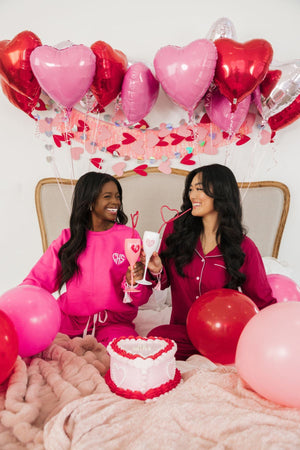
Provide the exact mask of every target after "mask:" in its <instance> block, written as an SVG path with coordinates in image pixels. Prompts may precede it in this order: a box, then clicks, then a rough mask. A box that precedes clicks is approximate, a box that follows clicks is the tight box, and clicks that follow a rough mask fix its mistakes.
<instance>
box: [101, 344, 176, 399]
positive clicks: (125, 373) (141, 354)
mask: <svg viewBox="0 0 300 450" xmlns="http://www.w3.org/2000/svg"><path fill="white" fill-rule="evenodd" d="M176 350H177V346H176V343H175V342H174V341H172V340H171V339H163V338H160V337H152V336H150V337H148V338H146V337H141V336H137V337H134V336H130V337H128V338H116V339H114V340H113V341H111V342H110V343H109V344H108V347H107V351H108V353H109V354H110V370H109V371H108V372H107V374H106V376H105V380H106V382H107V384H108V386H109V387H110V389H111V391H113V392H115V393H116V394H118V395H121V396H123V397H126V398H137V399H140V400H147V399H151V398H155V397H158V396H160V395H162V394H165V393H166V392H168V391H170V390H171V389H173V388H174V387H175V386H177V384H178V383H179V382H180V380H181V376H180V372H179V370H178V369H176V360H175V352H176Z"/></svg>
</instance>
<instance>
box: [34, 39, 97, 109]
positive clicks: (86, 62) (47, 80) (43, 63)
mask: <svg viewBox="0 0 300 450" xmlns="http://www.w3.org/2000/svg"><path fill="white" fill-rule="evenodd" d="M30 64H31V69H32V71H33V73H34V75H35V77H36V78H37V80H38V82H39V84H40V86H41V88H42V89H43V90H44V91H45V92H46V93H47V94H48V95H49V97H51V98H52V99H53V100H54V101H55V102H56V103H57V104H58V105H60V106H62V107H64V108H66V109H71V108H72V107H73V106H74V105H75V104H76V103H77V102H79V100H80V99H81V98H82V97H83V96H84V95H85V94H86V92H87V91H88V89H89V87H90V85H91V84H92V81H93V78H94V75H95V70H96V57H95V55H94V53H93V51H92V50H91V49H90V48H89V47H86V46H85V45H72V46H71V47H67V48H63V49H57V48H55V47H50V46H48V45H42V46H40V47H37V48H36V49H35V50H33V51H32V52H31V55H30Z"/></svg>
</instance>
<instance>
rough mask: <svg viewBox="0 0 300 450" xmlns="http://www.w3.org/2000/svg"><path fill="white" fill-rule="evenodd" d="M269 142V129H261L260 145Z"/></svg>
mask: <svg viewBox="0 0 300 450" xmlns="http://www.w3.org/2000/svg"><path fill="white" fill-rule="evenodd" d="M270 142H271V133H270V131H267V130H262V131H261V138H260V141H259V143H260V144H261V145H266V144H269V143H270Z"/></svg>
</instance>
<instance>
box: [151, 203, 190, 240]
mask: <svg viewBox="0 0 300 450" xmlns="http://www.w3.org/2000/svg"><path fill="white" fill-rule="evenodd" d="M163 208H168V209H169V210H170V211H171V209H170V208H169V207H168V206H167V205H162V207H161V208H160V215H161V218H162V220H163V223H162V225H161V227H160V229H159V230H158V234H160V232H161V230H162V228H163V227H164V226H165V225H167V223H169V222H173V221H174V220H176V219H179V217H181V216H183V214H186V213H187V212H189V211H190V210H191V209H192V208H189V209H186V210H185V211H183V212H182V213H181V214H179V216H177V215H176V216H175V217H172V218H171V219H170V220H167V221H165V218H164V216H163V213H162V209H163ZM172 211H176V213H177V214H178V213H179V211H178V210H177V209H175V210H174V209H173V208H172Z"/></svg>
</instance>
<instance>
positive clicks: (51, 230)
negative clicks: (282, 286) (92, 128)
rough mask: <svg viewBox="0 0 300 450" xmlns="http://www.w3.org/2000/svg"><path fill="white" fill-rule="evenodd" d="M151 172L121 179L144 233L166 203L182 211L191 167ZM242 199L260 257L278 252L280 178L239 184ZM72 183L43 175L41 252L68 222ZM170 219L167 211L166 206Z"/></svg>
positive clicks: (283, 189)
mask: <svg viewBox="0 0 300 450" xmlns="http://www.w3.org/2000/svg"><path fill="white" fill-rule="evenodd" d="M146 172H147V176H141V175H138V174H136V173H135V172H134V171H128V172H125V173H124V175H123V176H121V177H116V178H118V179H119V181H120V183H121V185H122V189H123V204H124V211H125V213H126V214H127V215H128V217H130V214H133V213H135V212H136V211H139V220H138V225H137V229H138V231H139V233H140V234H141V236H142V235H143V232H144V231H145V229H147V230H151V231H158V229H159V228H160V226H161V225H162V223H163V221H162V218H161V214H160V209H161V206H162V205H168V207H170V208H174V209H177V210H179V208H180V205H181V203H182V192H183V186H184V180H185V176H186V175H187V173H188V172H187V171H185V170H180V169H172V173H171V174H169V175H166V174H163V173H161V172H160V171H159V170H158V169H157V168H154V167H152V168H147V169H146ZM239 187H240V189H241V197H242V203H243V223H244V225H245V226H246V228H247V229H248V236H250V237H251V238H252V239H253V240H254V242H255V243H256V245H257V246H258V248H259V250H260V252H261V254H262V256H273V257H275V258H276V257H277V256H278V251H279V246H280V242H281V238H282V234H283V230H284V226H285V223H286V219H287V215H288V210H289V203H290V193H289V189H288V187H287V186H286V185H285V184H283V183H280V182H276V181H260V182H252V183H248V182H244V183H243V184H241V183H239ZM73 188H74V181H72V180H67V179H56V178H44V179H42V180H40V181H39V182H38V184H37V186H36V191H35V202H36V209H37V215H38V220H39V225H40V231H41V237H42V244H43V250H44V251H45V250H46V249H47V247H48V246H49V244H50V243H51V242H52V240H53V239H55V238H56V237H58V235H59V234H60V232H61V230H62V229H63V228H67V227H68V226H69V214H70V209H71V202H72V194H73ZM165 215H166V218H167V210H165Z"/></svg>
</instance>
